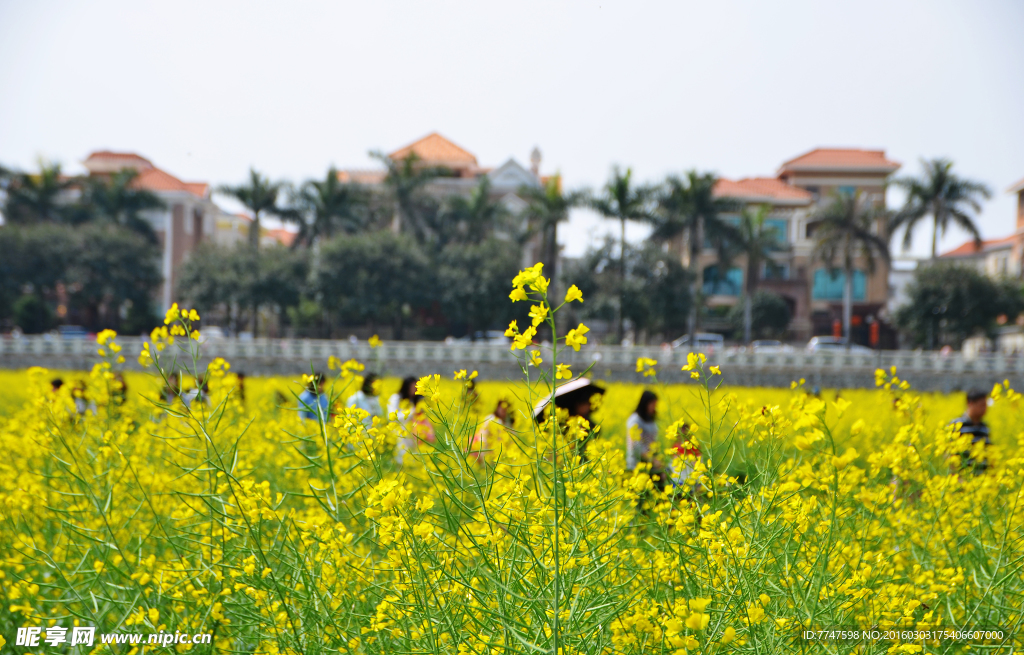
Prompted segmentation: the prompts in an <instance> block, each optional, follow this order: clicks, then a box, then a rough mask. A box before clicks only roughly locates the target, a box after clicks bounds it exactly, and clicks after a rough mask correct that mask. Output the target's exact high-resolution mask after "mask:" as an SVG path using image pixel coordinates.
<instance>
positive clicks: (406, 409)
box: [388, 376, 416, 426]
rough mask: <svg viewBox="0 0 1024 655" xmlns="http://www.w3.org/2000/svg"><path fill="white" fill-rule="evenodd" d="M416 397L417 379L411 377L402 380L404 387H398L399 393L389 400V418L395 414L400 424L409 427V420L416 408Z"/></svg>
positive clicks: (392, 395)
mask: <svg viewBox="0 0 1024 655" xmlns="http://www.w3.org/2000/svg"><path fill="white" fill-rule="evenodd" d="M415 397H416V378H414V377H412V376H409V377H407V378H405V379H404V380H402V386H400V387H398V391H397V392H395V393H393V394H391V397H390V398H388V416H391V415H392V414H394V415H395V418H396V419H398V422H399V423H401V424H402V425H404V426H408V424H409V419H410V418H411V417H412V413H413V410H414V409H415V408H416V407H415V401H414V398H415ZM406 401H408V402H406Z"/></svg>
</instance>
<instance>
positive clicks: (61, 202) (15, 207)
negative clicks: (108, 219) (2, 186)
mask: <svg viewBox="0 0 1024 655" xmlns="http://www.w3.org/2000/svg"><path fill="white" fill-rule="evenodd" d="M71 185H72V180H69V179H67V178H65V177H64V176H63V175H61V168H60V164H59V163H49V162H46V161H44V160H42V159H40V160H39V172H38V173H11V174H10V183H9V184H8V186H7V202H6V203H5V206H4V216H5V218H6V220H8V221H10V222H11V223H33V222H37V221H46V222H55V223H60V222H64V221H66V220H67V219H68V217H69V205H68V203H67V202H66V199H64V198H62V197H61V196H63V195H64V194H65V192H66V191H67V190H68V188H69V187H70V186H71Z"/></svg>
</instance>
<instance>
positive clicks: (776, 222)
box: [764, 218, 789, 245]
mask: <svg viewBox="0 0 1024 655" xmlns="http://www.w3.org/2000/svg"><path fill="white" fill-rule="evenodd" d="M764 226H765V228H767V229H769V230H773V231H774V232H775V235H776V236H775V241H776V242H777V243H778V244H779V245H782V244H784V243H786V242H787V241H789V221H787V220H786V219H784V218H768V219H765V221H764Z"/></svg>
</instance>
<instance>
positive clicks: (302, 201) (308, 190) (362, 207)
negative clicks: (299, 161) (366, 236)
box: [280, 166, 368, 246]
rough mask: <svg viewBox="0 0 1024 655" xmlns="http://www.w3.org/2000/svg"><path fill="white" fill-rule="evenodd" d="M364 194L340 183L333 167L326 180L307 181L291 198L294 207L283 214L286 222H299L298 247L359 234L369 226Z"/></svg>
mask: <svg viewBox="0 0 1024 655" xmlns="http://www.w3.org/2000/svg"><path fill="white" fill-rule="evenodd" d="M366 210H367V201H366V197H365V193H364V192H363V190H362V189H361V188H359V186H358V185H356V184H346V183H344V182H341V181H340V180H339V179H338V170H337V169H336V168H335V167H334V166H331V167H330V168H329V169H327V177H325V178H324V179H323V180H322V181H321V180H308V181H306V183H305V184H303V185H302V187H301V188H300V189H299V190H298V191H297V192H296V193H294V194H292V197H291V207H290V208H289V209H287V210H282V211H281V212H280V214H281V217H282V218H284V219H285V220H289V221H293V222H297V223H298V225H299V234H298V235H297V237H296V239H295V244H296V245H299V244H301V245H306V246H310V245H312V244H313V242H314V241H317V240H319V239H329V238H331V237H332V236H334V235H335V234H336V233H339V232H343V233H345V234H356V233H357V232H361V231H362V230H363V229H365V228H366V225H367V222H368V216H367V211H366Z"/></svg>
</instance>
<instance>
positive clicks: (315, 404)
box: [299, 372, 331, 422]
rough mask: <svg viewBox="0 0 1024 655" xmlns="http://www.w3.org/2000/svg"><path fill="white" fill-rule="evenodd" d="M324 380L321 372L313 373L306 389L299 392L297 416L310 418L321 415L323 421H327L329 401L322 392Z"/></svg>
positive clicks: (316, 418)
mask: <svg viewBox="0 0 1024 655" xmlns="http://www.w3.org/2000/svg"><path fill="white" fill-rule="evenodd" d="M324 381H325V380H324V374H323V373H320V372H317V373H314V374H313V378H312V379H311V380H310V381H309V383H308V384H307V385H306V389H305V390H304V391H303V392H302V393H301V394H299V417H301V418H303V419H312V420H318V419H319V418H321V417H322V418H323V420H324V421H325V422H326V421H327V418H328V417H329V416H330V404H331V401H330V398H328V397H327V394H326V393H324Z"/></svg>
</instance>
